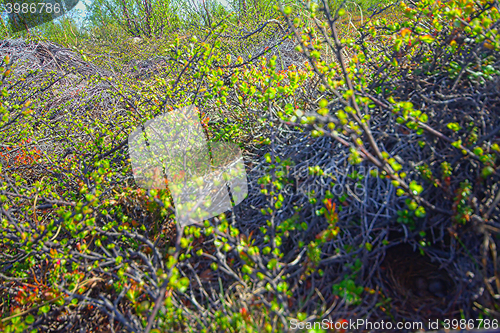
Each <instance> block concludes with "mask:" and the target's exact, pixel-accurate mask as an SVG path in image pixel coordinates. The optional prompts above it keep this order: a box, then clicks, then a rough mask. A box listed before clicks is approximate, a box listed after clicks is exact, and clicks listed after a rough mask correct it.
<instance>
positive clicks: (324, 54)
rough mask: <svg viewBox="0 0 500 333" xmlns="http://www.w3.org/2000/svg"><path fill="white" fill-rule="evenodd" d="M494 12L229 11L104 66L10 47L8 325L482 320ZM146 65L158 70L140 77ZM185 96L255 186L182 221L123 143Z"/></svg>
mask: <svg viewBox="0 0 500 333" xmlns="http://www.w3.org/2000/svg"><path fill="white" fill-rule="evenodd" d="M498 8H499V3H498V1H486V0H484V1H479V2H475V1H468V0H456V1H455V0H453V1H448V2H439V1H438V2H433V1H427V0H423V1H421V2H418V3H416V4H414V3H413V2H412V3H411V5H404V4H402V5H401V6H400V7H396V6H395V5H389V6H387V8H381V9H379V10H376V11H374V12H373V15H372V17H370V18H368V19H366V18H365V20H363V23H362V24H361V26H359V27H357V35H356V37H355V38H353V37H352V36H349V35H348V34H345V32H344V31H339V30H338V29H340V28H341V27H342V22H345V19H344V18H343V17H344V15H345V11H344V10H343V9H342V8H341V9H338V10H335V11H332V10H330V9H329V8H328V4H327V3H326V2H322V3H321V5H320V6H318V5H317V4H315V3H311V4H308V5H304V8H302V7H300V8H296V13H295V12H294V10H293V8H291V7H286V8H281V10H282V12H283V20H282V21H277V22H267V23H261V24H259V25H257V26H256V27H254V28H253V29H251V30H248V31H247V30H244V29H243V30H241V29H240V31H238V32H234V31H233V32H234V33H230V32H228V31H227V29H226V30H225V28H227V27H224V25H225V24H224V22H220V24H218V25H214V27H213V28H212V29H211V30H210V31H208V32H205V33H203V34H201V35H198V37H196V36H188V37H186V38H185V39H183V40H179V39H177V41H175V42H172V43H171V44H169V46H168V47H167V48H165V49H164V50H163V49H162V50H163V51H161V52H160V51H159V50H158V52H157V54H156V55H155V58H154V59H152V58H150V59H144V60H143V61H142V62H140V63H138V62H133V63H127V61H125V62H120V61H116V62H114V63H113V64H112V65H110V66H109V67H106V68H108V69H106V70H103V69H100V67H99V66H96V65H93V64H92V63H93V62H98V63H103V62H104V60H103V59H105V58H106V57H105V56H104V52H102V53H100V52H97V51H95V49H94V51H95V52H94V51H93V56H94V59H92V57H91V56H90V55H89V56H88V57H89V58H91V59H87V58H86V59H84V58H83V57H82V58H81V57H80V56H79V55H78V54H77V53H76V52H73V51H71V50H69V49H63V48H62V47H59V46H57V45H53V44H50V43H44V42H25V41H16V40H9V41H4V42H2V43H1V44H0V51H1V52H2V56H4V57H5V56H7V55H8V57H5V58H4V62H3V64H2V68H1V74H2V97H1V98H2V100H1V105H0V113H1V114H2V118H1V120H0V163H1V164H0V168H1V169H0V171H1V187H0V201H1V204H2V205H1V207H0V220H1V233H2V242H1V245H0V246H1V250H2V251H1V254H0V277H1V280H2V284H1V288H0V295H1V299H2V303H1V305H0V311H1V312H2V319H0V327H2V329H4V330H5V331H9V332H13V331H23V330H28V329H36V330H38V331H43V332H59V331H77V330H88V331H91V330H98V331H111V332H115V331H131V332H142V331H145V332H153V331H169V332H170V331H196V332H200V331H201V332H220V331H227V332H262V331H267V332H271V331H290V330H291V324H290V323H291V320H293V319H295V320H297V321H299V322H314V321H316V322H318V321H321V320H323V319H328V320H330V321H331V323H335V322H341V321H343V320H348V319H353V320H356V319H361V318H363V319H366V320H368V321H376V320H377V321H379V320H382V319H383V320H385V321H391V322H398V321H406V322H422V323H423V324H424V325H427V323H428V320H429V319H451V318H457V319H460V318H467V319H475V318H482V319H488V320H489V321H488V323H490V324H489V325H490V327H493V323H494V322H495V321H494V320H495V319H498V317H499V314H500V309H499V305H498V298H499V297H500V296H499V295H500V276H499V272H498V258H497V251H496V246H497V244H498V239H499V238H498V234H499V229H500V223H499V221H498V215H499V208H498V204H499V203H500V188H498V171H497V169H498V161H497V158H498V154H499V153H500V146H499V142H498V141H499V139H498V132H499V131H500V118H499V111H500V110H499V91H500V76H499V74H500V72H499V70H500V63H499V57H498V50H499V49H500V36H499V35H498V25H499V22H500V20H499V19H500V15H499V12H498ZM387 11H393V14H394V12H396V13H399V15H396V16H399V19H398V20H397V21H388V20H387V17H391V16H390V15H388V14H387ZM297 13H300V14H297ZM393 14H392V15H393ZM277 25H279V26H280V27H281V28H276V26H277ZM275 28H276V29H277V30H271V31H273V33H272V34H269V31H270V30H266V29H275ZM229 31H231V29H230V30H229ZM278 31H279V33H278ZM260 33H263V35H264V36H265V37H259V36H257V35H258V34H260ZM224 34H225V35H224ZM249 34H250V35H249ZM254 34H255V35H256V36H253V35H254ZM273 34H274V36H272V38H271V35H273ZM246 35H249V37H250V36H252V37H254V38H256V39H258V40H259V43H260V44H259V46H257V47H254V48H253V49H250V46H251V45H249V44H248V45H247V44H244V43H246V42H245V41H246V39H247V38H242V36H246ZM221 36H222V37H221ZM221 38H222V40H223V41H224V43H223V44H221V41H220V39H221ZM241 40H243V42H242V44H238V43H237V42H238V41H241ZM183 41H186V42H183ZM30 43H31V44H30ZM232 43H234V45H236V46H233V44H232ZM27 50H30V52H27ZM108 56H109V54H108ZM261 56H263V57H261ZM29 57H32V58H29ZM35 58H36V59H37V61H34V60H35ZM108 58H109V57H108ZM23 59H28V60H29V59H32V60H31V61H32V64H31V65H30V66H27V65H26V62H23ZM155 59H156V60H158V59H161V63H160V62H156V60H155ZM304 60H306V61H304ZM33 63H34V64H33ZM119 63H121V65H122V66H123V67H122V68H121V69H120V70H118V69H117V66H118V64H119ZM142 63H149V64H152V63H154V65H155V66H149V65H148V66H142V67H143V68H145V69H144V71H143V72H141V73H139V74H141V75H138V76H137V75H136V74H137V73H134V71H138V69H137V68H134V67H137V64H142ZM142 67H141V68H142ZM146 67H148V68H146ZM103 68H104V67H103ZM113 68H114V69H113ZM143 74H144V75H143ZM191 104H194V105H196V106H197V110H198V111H199V112H200V121H201V122H202V123H203V124H204V126H205V128H206V130H207V134H208V136H209V139H210V140H211V141H221V140H222V141H235V142H237V143H238V144H240V146H241V147H242V148H243V150H244V158H245V164H246V166H247V175H248V197H247V198H246V199H245V200H244V201H243V202H242V203H241V204H240V205H238V206H236V207H234V208H233V209H232V211H230V212H227V213H226V214H223V215H221V216H218V217H214V218H211V219H209V220H207V221H203V222H201V223H200V222H196V223H193V224H192V225H190V226H187V227H181V226H179V225H177V224H176V222H175V216H174V207H173V206H172V203H171V202H172V201H171V199H172V198H171V195H170V193H169V192H168V189H167V190H147V191H146V190H142V189H139V188H137V186H136V184H135V182H134V178H133V174H132V168H131V165H130V159H129V155H128V148H127V139H128V135H129V133H131V132H132V131H134V129H136V128H137V127H138V126H140V125H141V124H144V123H145V122H146V121H148V120H150V119H153V118H154V117H156V116H158V115H160V114H162V113H165V112H169V111H170V110H172V109H176V108H181V107H183V106H186V105H191ZM485 323H486V321H485ZM332 325H333V324H332ZM485 325H486V324H485ZM333 326H334V325H333ZM424 327H425V326H424ZM323 328H324V329H325V330H326V329H327V328H330V329H332V327H323ZM485 328H487V327H485ZM362 329H363V328H361V327H360V330H362Z"/></svg>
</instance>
